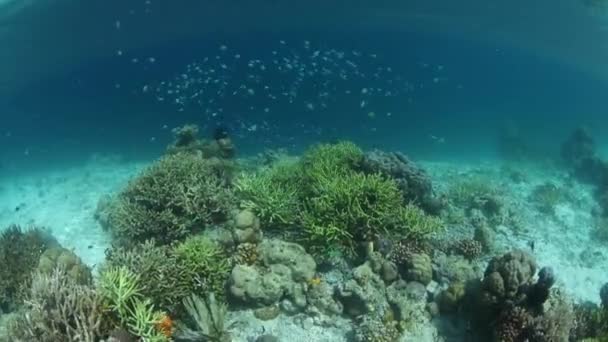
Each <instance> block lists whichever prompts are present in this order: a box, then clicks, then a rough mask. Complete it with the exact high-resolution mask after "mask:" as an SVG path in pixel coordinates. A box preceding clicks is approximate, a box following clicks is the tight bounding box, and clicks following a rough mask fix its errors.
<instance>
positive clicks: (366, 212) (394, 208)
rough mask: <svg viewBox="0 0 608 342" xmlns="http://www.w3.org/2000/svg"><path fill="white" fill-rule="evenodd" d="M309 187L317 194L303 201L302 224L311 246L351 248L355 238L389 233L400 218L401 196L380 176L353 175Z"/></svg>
mask: <svg viewBox="0 0 608 342" xmlns="http://www.w3.org/2000/svg"><path fill="white" fill-rule="evenodd" d="M311 187H312V188H313V190H312V192H313V193H315V194H317V195H316V196H314V197H310V198H308V199H306V200H305V205H304V207H305V210H304V211H303V212H302V222H303V226H304V229H305V230H306V232H307V234H306V235H307V237H308V239H309V240H310V241H309V242H310V243H312V244H313V245H323V244H325V243H328V242H329V243H330V244H335V243H338V244H344V243H346V244H347V245H350V244H351V242H354V238H355V237H366V236H373V235H374V234H375V233H385V232H386V231H388V230H391V229H392V228H394V227H395V226H396V224H398V220H399V219H400V217H399V216H400V215H399V212H400V208H402V207H401V194H400V193H399V191H398V190H397V188H396V187H395V186H394V183H391V182H390V181H387V180H385V179H383V178H381V177H380V176H377V175H364V174H358V173H352V174H350V175H348V176H346V175H345V176H343V177H330V178H322V179H317V181H316V182H315V184H312V186H311ZM347 247H348V248H352V247H353V246H347Z"/></svg>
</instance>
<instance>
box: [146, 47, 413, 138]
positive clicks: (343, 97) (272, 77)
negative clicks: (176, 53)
mask: <svg viewBox="0 0 608 342" xmlns="http://www.w3.org/2000/svg"><path fill="white" fill-rule="evenodd" d="M420 87H422V86H421V85H420ZM416 88H417V85H415V84H413V83H411V82H408V81H407V80H406V79H405V78H404V77H403V76H402V75H400V74H399V73H397V72H396V71H395V70H394V69H393V68H392V67H390V66H386V65H383V64H382V63H381V62H380V57H379V56H378V55H377V54H372V53H364V52H361V51H357V50H352V51H340V50H337V49H322V48H315V47H313V45H312V44H311V43H310V42H309V41H304V42H302V43H298V44H294V45H291V44H289V43H288V42H286V41H284V40H281V41H279V43H278V44H277V46H276V49H273V50H270V51H268V52H267V53H266V54H265V55H263V56H257V57H255V58H250V57H247V58H246V57H245V56H244V54H242V53H239V52H237V51H232V50H231V49H230V48H229V47H228V46H227V45H220V46H219V47H218V48H217V50H216V51H215V53H213V54H211V55H210V56H207V57H204V58H203V59H201V60H199V61H197V62H193V63H190V64H188V65H187V66H186V68H185V70H184V71H183V72H182V73H180V74H179V75H176V76H175V77H174V78H172V79H170V80H166V81H162V82H159V83H158V84H155V85H150V84H146V85H143V86H142V88H141V91H142V92H143V93H147V94H152V95H153V96H154V98H155V99H156V100H157V101H159V102H165V103H171V104H173V105H174V106H175V107H176V110H177V111H186V110H200V111H201V114H204V115H205V116H206V117H207V118H217V119H220V118H221V117H222V116H224V115H225V114H227V113H228V112H230V113H231V114H234V113H238V114H239V115H246V114H247V113H252V114H256V115H257V114H260V113H271V112H275V111H282V112H285V111H289V112H290V113H294V112H302V111H311V112H312V111H315V112H319V111H332V110H339V109H342V108H345V107H344V106H346V108H353V109H355V108H356V109H357V110H359V111H361V112H362V113H363V114H364V115H367V116H368V117H370V118H374V117H377V116H380V115H384V116H387V117H390V116H391V115H392V112H390V111H384V112H382V111H379V110H377V109H375V108H374V106H375V105H376V104H378V103H382V102H383V101H385V100H386V98H395V97H399V96H404V95H406V96H411V93H412V92H413V91H415V89H416ZM332 106H333V107H332ZM336 106H341V107H336ZM250 128H251V130H256V126H253V127H250Z"/></svg>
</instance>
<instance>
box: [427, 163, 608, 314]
mask: <svg viewBox="0 0 608 342" xmlns="http://www.w3.org/2000/svg"><path fill="white" fill-rule="evenodd" d="M422 165H423V167H424V168H425V169H426V170H427V171H429V173H430V175H431V178H432V179H433V182H434V185H435V186H436V188H437V187H439V188H440V187H441V186H445V187H447V186H449V185H448V184H450V183H451V182H454V181H458V180H465V179H471V178H478V179H485V180H488V181H490V182H491V183H492V184H493V185H494V186H496V187H497V188H499V189H501V197H502V199H503V201H504V202H505V204H506V206H507V207H508V208H509V209H510V210H512V211H513V212H514V213H515V214H516V215H517V217H518V219H519V224H518V225H517V226H519V228H518V229H514V227H510V226H508V224H505V225H499V226H498V227H497V228H496V233H497V234H496V243H497V247H498V249H500V250H501V251H503V252H504V251H507V250H510V249H514V248H519V249H523V250H526V251H528V252H530V253H531V254H532V255H534V257H535V258H536V261H537V264H538V267H539V268H540V267H544V266H550V267H552V268H553V270H554V271H555V274H556V276H557V282H556V285H557V286H559V287H561V288H562V289H564V290H565V292H566V293H568V294H569V295H570V296H571V297H572V298H573V299H574V300H575V301H577V302H584V301H590V302H593V303H599V302H600V297H599V291H600V288H601V287H602V285H603V284H605V283H606V282H608V262H607V261H608V241H598V240H597V238H594V235H593V234H592V232H593V230H594V229H595V225H594V219H593V216H592V211H593V210H594V209H597V203H596V202H595V200H594V198H593V188H592V187H591V186H588V185H584V184H581V183H578V182H576V181H575V180H572V179H571V178H570V176H569V175H568V173H567V172H566V171H565V170H562V169H560V168H558V167H556V166H554V165H552V164H547V165H517V164H510V165H505V164H504V163H501V162H487V163H478V164H475V165H462V164H459V165H453V164H452V165H450V164H445V163H423V164H422ZM507 169H508V170H510V171H506V170H507ZM511 171H517V172H518V173H520V174H521V175H522V176H523V181H521V182H514V181H513V180H511V179H510V178H509V177H508V173H509V172H511ZM547 182H550V183H551V184H554V185H556V186H557V187H559V188H560V189H563V191H565V192H566V196H565V197H567V199H566V200H564V201H562V202H561V203H559V204H558V205H557V206H556V207H555V213H554V215H547V214H543V213H541V212H539V210H538V209H537V208H536V207H535V205H534V203H533V202H532V201H531V199H530V195H531V193H532V192H533V190H534V188H535V187H536V186H538V185H542V184H545V183H547ZM531 242H533V243H534V249H533V250H532V248H531V247H530V244H531Z"/></svg>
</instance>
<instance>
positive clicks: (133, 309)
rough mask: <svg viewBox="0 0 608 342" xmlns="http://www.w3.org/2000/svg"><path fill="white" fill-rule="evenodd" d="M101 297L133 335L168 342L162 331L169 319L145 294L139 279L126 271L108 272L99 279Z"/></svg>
mask: <svg viewBox="0 0 608 342" xmlns="http://www.w3.org/2000/svg"><path fill="white" fill-rule="evenodd" d="M99 293H100V294H101V296H102V298H103V300H104V302H105V306H106V307H107V308H108V310H109V312H111V313H112V314H113V315H115V317H116V318H117V320H118V321H119V322H120V324H121V325H122V326H123V327H124V328H126V329H127V330H128V331H129V332H130V333H132V334H134V335H135V336H138V337H140V338H143V339H144V340H145V341H151V342H152V341H154V342H161V341H167V340H168V339H167V336H165V335H164V334H163V332H162V331H160V330H159V329H158V326H159V323H160V322H161V320H162V319H163V317H164V316H165V315H164V314H163V313H162V312H161V311H158V310H156V309H155V307H154V304H153V303H152V302H151V301H150V299H149V298H145V297H144V296H142V294H141V288H140V286H139V277H138V276H137V274H134V273H132V272H131V271H129V270H128V269H127V268H126V267H120V268H108V269H105V270H104V271H103V272H102V273H101V275H100V278H99Z"/></svg>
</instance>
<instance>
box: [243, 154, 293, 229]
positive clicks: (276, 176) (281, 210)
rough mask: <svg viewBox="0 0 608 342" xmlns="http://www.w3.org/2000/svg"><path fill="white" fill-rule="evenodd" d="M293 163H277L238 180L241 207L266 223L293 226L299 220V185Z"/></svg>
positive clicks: (268, 224) (266, 224) (246, 174)
mask: <svg viewBox="0 0 608 342" xmlns="http://www.w3.org/2000/svg"><path fill="white" fill-rule="evenodd" d="M297 171H298V168H297V167H296V165H294V164H285V163H277V164H276V165H274V166H272V167H270V168H267V169H265V170H262V171H260V172H256V173H245V174H242V175H241V176H240V177H238V178H237V179H236V181H235V190H236V194H237V196H239V197H240V199H241V206H242V207H243V208H245V209H249V210H251V211H252V212H253V213H255V214H256V216H257V217H259V218H260V220H261V221H262V223H263V224H264V225H265V226H276V225H291V224H294V223H295V222H296V220H297V215H298V206H299V203H298V198H299V194H298V192H299V191H300V187H299V184H298V179H297V177H296V176H294V173H296V172H297Z"/></svg>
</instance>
